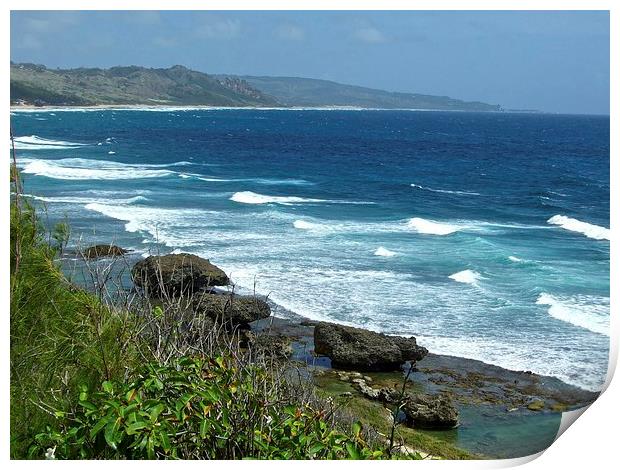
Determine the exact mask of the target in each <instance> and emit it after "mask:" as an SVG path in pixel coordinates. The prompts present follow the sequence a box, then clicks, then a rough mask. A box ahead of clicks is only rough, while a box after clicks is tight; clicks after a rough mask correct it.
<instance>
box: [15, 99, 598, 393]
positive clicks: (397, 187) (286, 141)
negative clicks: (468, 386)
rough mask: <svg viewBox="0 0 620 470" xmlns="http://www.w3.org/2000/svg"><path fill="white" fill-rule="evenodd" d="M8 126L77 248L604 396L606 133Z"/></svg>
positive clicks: (315, 124) (212, 118)
mask: <svg viewBox="0 0 620 470" xmlns="http://www.w3.org/2000/svg"><path fill="white" fill-rule="evenodd" d="M39 118H45V119H46V120H45V121H41V120H38V119H39ZM11 120H12V125H13V129H14V131H15V133H16V134H17V135H18V136H19V137H18V139H17V154H18V159H19V166H20V167H21V169H22V172H23V175H24V178H25V188H26V192H27V193H29V194H31V195H34V196H36V197H37V198H38V199H35V200H36V201H38V203H39V204H46V205H47V207H48V210H49V216H50V219H51V220H52V221H53V220H56V219H59V218H62V217H63V216H64V215H65V214H66V215H67V216H68V217H69V219H70V222H71V226H72V233H73V241H74V243H77V241H78V240H80V243H81V244H83V245H87V244H89V243H93V242H103V243H110V242H112V241H114V242H115V243H117V244H119V245H121V246H123V247H125V248H132V249H134V250H137V251H139V252H143V253H144V254H145V255H146V253H148V252H149V251H151V252H170V251H173V250H177V251H188V252H192V253H195V254H198V255H201V256H204V257H207V258H210V259H211V260H212V261H213V262H215V263H216V264H217V265H219V266H221V267H222V268H224V269H225V270H226V272H227V273H229V274H230V275H231V276H232V278H233V280H235V281H236V282H237V283H238V285H239V286H240V288H241V289H242V290H243V288H245V289H246V290H252V289H254V287H255V288H256V290H257V291H258V292H259V293H263V294H267V293H271V295H270V298H271V299H273V300H274V301H275V302H276V303H278V304H279V305H282V306H283V307H285V309H287V310H288V311H294V312H297V313H299V314H301V315H304V316H306V317H308V318H313V319H324V320H331V321H336V322H342V323H348V324H352V325H358V326H363V327H366V328H369V329H374V330H380V331H383V332H387V333H394V334H404V335H412V334H413V335H416V336H417V337H418V339H419V341H420V343H421V344H423V345H425V346H427V347H428V348H429V349H431V350H432V351H434V352H437V353H445V354H453V355H459V356H464V357H470V358H474V359H479V360H483V361H485V362H489V363H493V364H497V365H500V366H503V367H506V368H511V369H517V370H520V369H527V370H532V371H534V372H537V373H541V374H546V375H553V376H556V377H558V378H560V379H562V380H564V381H566V382H569V383H573V384H576V385H579V386H581V387H585V388H589V389H597V388H599V387H600V385H601V384H602V382H603V381H604V376H605V373H606V370H607V355H608V347H609V336H608V335H609V333H608V331H609V326H608V323H609V231H608V227H609V119H608V118H607V117H588V116H554V115H536V114H531V115H528V114H504V113H497V114H476V113H445V112H443V113H440V112H406V111H335V110H332V111H312V110H304V111H299V110H296V111H284V110H230V109H224V110H197V109H192V110H187V111H182V110H172V111H170V110H166V111H159V112H154V111H139V110H132V111H120V110H96V111H90V112H74V111H53V112H44V111H41V112H29V113H20V112H15V113H13V115H12V116H11ZM282 312H283V314H285V311H284V310H283V311H282ZM584 358H587V360H584Z"/></svg>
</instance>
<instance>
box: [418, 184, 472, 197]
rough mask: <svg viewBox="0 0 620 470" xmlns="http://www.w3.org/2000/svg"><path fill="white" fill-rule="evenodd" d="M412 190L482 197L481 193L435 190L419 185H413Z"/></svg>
mask: <svg viewBox="0 0 620 470" xmlns="http://www.w3.org/2000/svg"><path fill="white" fill-rule="evenodd" d="M411 187H412V188H417V189H423V190H425V191H432V192H434V193H445V194H460V195H463V196H480V193H475V192H473V191H450V190H448V189H433V188H429V187H427V186H421V185H419V184H413V183H412V184H411Z"/></svg>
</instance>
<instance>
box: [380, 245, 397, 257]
mask: <svg viewBox="0 0 620 470" xmlns="http://www.w3.org/2000/svg"><path fill="white" fill-rule="evenodd" d="M375 256H385V257H388V258H389V257H392V256H396V252H394V251H390V250H388V249H387V248H384V247H382V246H380V247H379V248H377V250H376V251H375Z"/></svg>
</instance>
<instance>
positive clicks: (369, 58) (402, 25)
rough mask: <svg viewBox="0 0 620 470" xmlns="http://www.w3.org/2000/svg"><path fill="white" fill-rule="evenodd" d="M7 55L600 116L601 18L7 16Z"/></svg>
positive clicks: (605, 51)
mask: <svg viewBox="0 0 620 470" xmlns="http://www.w3.org/2000/svg"><path fill="white" fill-rule="evenodd" d="M11 60H13V61H15V62H35V63H40V64H44V65H46V66H48V67H80V66H85V67H109V66H113V65H130V64H136V65H143V66H148V67H169V66H171V65H175V64H181V65H185V66H187V67H190V68H193V69H196V70H200V71H203V72H207V73H231V74H242V75H245V74H247V75H274V76H299V77H311V78H323V79H328V80H334V81H338V82H342V83H349V84H354V85H362V86H369V87H374V88H381V89H385V90H390V91H405V92H416V93H427V94H433V95H448V96H452V97H454V98H460V99H465V100H480V101H485V102H489V103H494V104H495V103H497V104H501V105H502V106H504V107H505V108H520V109H539V110H543V111H550V112H566V113H597V114H608V113H609V15H608V13H607V12H595V11H591V12H587V11H586V12H552V11H551V12H544V11H540V12H534V11H532V12H526V11H505V12H499V11H497V12H476V11H454V12H441V11H426V12H425V11H418V12H415V11H413V12H402V11H401V12H356V11H324V12H300V11H290V12H288V11H282V12H267V11H245V12H243V11H241V12H240V11H230V12H227V11H218V12H215V11H214V12H208V11H194V12H192V11H161V12H148V11H141V12H131V11H110V12H103V11H101V12H99V11H80V12H71V11H61V12H41V11H13V12H12V13H11Z"/></svg>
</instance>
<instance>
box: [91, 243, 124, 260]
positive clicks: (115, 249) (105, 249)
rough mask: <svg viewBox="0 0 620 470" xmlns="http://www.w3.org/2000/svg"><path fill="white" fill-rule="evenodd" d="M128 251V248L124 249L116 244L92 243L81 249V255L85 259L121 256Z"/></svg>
mask: <svg viewBox="0 0 620 470" xmlns="http://www.w3.org/2000/svg"><path fill="white" fill-rule="evenodd" d="M128 252H129V250H125V249H123V248H121V247H119V246H116V245H93V246H90V247H88V248H86V249H85V250H84V251H82V256H84V258H86V259H94V258H104V257H116V256H123V255H124V254H125V253H128Z"/></svg>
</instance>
